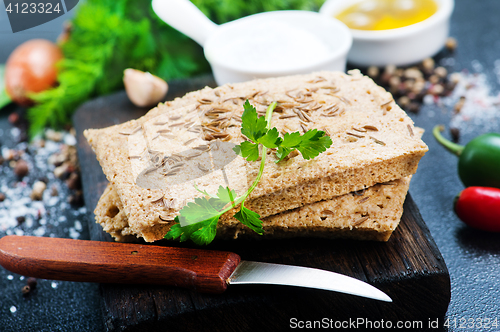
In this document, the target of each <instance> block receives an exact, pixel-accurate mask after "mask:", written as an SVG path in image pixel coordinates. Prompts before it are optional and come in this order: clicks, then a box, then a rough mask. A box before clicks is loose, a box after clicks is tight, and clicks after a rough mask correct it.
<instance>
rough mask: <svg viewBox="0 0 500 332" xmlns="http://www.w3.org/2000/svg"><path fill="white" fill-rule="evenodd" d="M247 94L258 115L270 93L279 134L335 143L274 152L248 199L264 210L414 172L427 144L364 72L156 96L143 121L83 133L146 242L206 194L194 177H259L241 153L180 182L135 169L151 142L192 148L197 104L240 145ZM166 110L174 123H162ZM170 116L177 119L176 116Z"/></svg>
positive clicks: (233, 183)
mask: <svg viewBox="0 0 500 332" xmlns="http://www.w3.org/2000/svg"><path fill="white" fill-rule="evenodd" d="M246 99H249V100H250V102H251V103H252V104H253V105H255V106H256V107H257V110H258V111H259V112H261V113H262V112H264V111H265V109H266V108H267V105H268V104H270V103H271V102H272V101H278V102H279V107H278V108H277V110H276V112H275V113H274V115H273V118H272V126H273V127H277V128H278V130H279V131H280V132H281V133H285V132H288V131H296V130H299V131H303V130H306V129H312V128H318V129H320V130H325V131H326V132H327V133H328V135H330V137H331V138H332V141H333V144H332V146H331V147H330V149H328V150H327V151H326V152H324V153H322V154H321V155H319V156H318V157H317V158H315V159H314V160H311V161H307V160H304V159H303V158H302V157H301V156H300V155H299V156H296V157H294V158H290V159H289V160H287V161H284V162H280V163H278V164H276V163H275V160H276V158H275V156H274V154H273V153H271V154H269V155H268V158H267V160H266V167H265V171H264V175H263V177H262V180H261V182H260V183H259V185H258V186H257V188H256V189H255V190H254V192H253V193H252V194H251V196H250V197H249V200H248V202H246V203H245V205H246V206H247V207H249V208H250V209H252V210H254V211H255V212H257V213H259V214H260V215H261V216H262V217H266V216H270V215H275V214H278V213H280V212H283V211H286V210H290V209H294V208H297V207H300V206H303V205H306V204H310V203H313V202H317V201H321V200H329V199H332V198H333V197H336V196H340V195H343V194H346V193H349V192H352V191H356V190H361V189H363V188H365V187H370V186H373V185H375V184H376V183H382V182H387V181H392V180H395V179H400V178H402V177H405V176H408V175H411V174H413V173H414V172H415V171H416V169H417V166H418V162H419V160H420V158H421V157H422V156H423V155H424V153H425V152H426V151H427V146H426V145H425V143H424V142H422V141H421V140H420V138H419V137H417V135H415V134H414V132H413V130H414V127H413V122H412V121H411V119H410V118H409V117H408V116H407V115H406V113H405V112H404V111H402V110H401V109H400V108H399V107H398V106H397V105H396V104H395V103H394V100H393V98H392V96H391V95H390V94H389V93H388V92H386V91H385V90H383V89H382V88H381V87H379V86H377V85H376V84H375V83H373V81H372V80H371V79H370V78H368V77H365V76H363V75H361V74H359V72H352V73H351V75H346V74H343V73H336V72H320V73H313V74H310V75H300V76H290V77H282V78H274V79H264V80H256V81H251V82H246V83H240V84H234V85H225V86H222V87H218V88H216V89H211V88H205V89H203V90H200V91H195V92H192V93H189V94H187V95H186V96H184V97H183V98H177V99H175V100H174V101H172V102H168V103H165V104H160V105H158V107H156V108H154V109H153V110H151V111H150V112H148V114H146V115H145V116H144V117H142V118H140V119H138V120H132V121H129V122H126V123H124V124H121V125H117V126H112V127H109V128H105V129H100V130H87V131H85V136H86V137H87V139H88V141H89V143H90V144H91V146H92V148H93V149H94V151H95V152H96V155H97V159H98V160H99V162H100V164H101V166H102V168H103V171H104V173H105V174H106V176H107V178H108V180H109V181H110V182H111V184H112V185H113V187H114V189H115V190H116V193H117V194H118V197H119V199H120V201H121V202H122V204H123V208H122V210H123V211H124V213H125V215H126V217H127V219H128V227H129V228H130V230H131V233H132V234H137V235H138V236H142V237H144V238H145V239H146V240H147V239H148V238H151V237H150V236H149V235H148V233H149V232H151V229H156V228H161V227H164V226H162V225H164V224H163V223H164V222H165V221H166V222H167V224H165V225H167V226H169V225H171V223H172V220H173V218H174V216H175V215H176V214H177V213H178V211H179V210H180V209H181V208H182V206H184V205H185V204H186V202H188V201H190V200H193V199H194V197H196V196H201V193H199V192H198V191H196V190H195V189H194V186H193V185H194V183H196V184H197V185H198V187H199V188H200V189H201V190H206V191H207V192H209V193H215V191H216V189H217V187H218V186H219V185H227V180H229V184H230V187H231V188H233V187H234V188H236V189H237V191H238V193H239V194H241V193H242V191H244V189H245V188H246V187H248V185H249V184H250V183H251V182H252V181H253V179H254V178H255V176H256V175H257V172H258V166H259V165H258V164H259V163H258V162H246V161H244V160H243V161H242V160H237V159H238V158H239V157H238V158H236V159H235V162H234V163H230V164H228V165H226V166H225V167H224V169H216V168H215V169H214V168H213V164H214V163H213V160H212V161H211V163H212V164H211V166H212V169H211V171H209V172H207V174H206V175H203V176H201V177H197V178H195V179H191V180H189V181H185V182H183V183H176V184H175V186H173V185H172V186H171V185H168V182H165V183H164V184H162V185H160V186H159V187H158V188H149V189H146V188H144V187H141V186H139V185H137V183H136V180H137V179H138V170H139V173H140V170H141V168H142V169H143V168H144V167H147V166H146V164H143V165H139V166H137V165H136V166H134V167H133V163H135V162H137V161H140V160H141V158H145V160H146V163H149V164H151V161H150V160H148V157H147V154H148V153H149V155H151V150H153V149H152V148H151V147H153V146H154V148H155V149H154V151H155V153H156V152H158V153H161V154H162V155H163V156H171V152H170V151H169V150H168V149H169V147H172V146H177V147H178V146H181V145H184V146H185V147H186V149H194V148H196V146H194V145H195V144H200V141H198V142H196V140H195V141H190V140H191V139H192V138H190V136H189V135H188V134H187V132H188V131H189V128H190V127H189V126H191V125H192V123H191V122H193V121H192V120H193V119H192V118H191V114H193V112H194V113H196V114H197V116H198V119H199V120H200V123H203V124H205V125H209V124H210V123H212V124H214V123H216V129H217V130H221V131H223V132H224V135H225V134H227V135H228V136H224V135H222V136H221V135H219V138H220V139H221V140H227V141H229V142H231V143H234V144H238V143H240V142H241V141H242V140H243V139H244V138H243V137H242V136H241V134H240V127H239V126H240V122H239V118H240V116H241V114H242V112H243V107H242V104H243V102H244V100H246ZM219 114H221V115H219ZM165 117H167V120H168V121H170V122H167V123H164V122H165ZM217 117H218V119H217ZM173 118H175V119H176V120H170V119H173ZM198 119H194V122H195V123H196V121H197V120H198ZM174 121H176V122H174ZM181 122H184V123H183V124H182V125H179V126H176V127H175V128H174V127H172V125H173V124H177V123H181ZM155 124H156V125H158V126H161V125H160V124H162V125H165V124H166V125H167V127H166V128H163V129H158V131H157V132H156V134H160V132H159V130H164V129H165V130H171V132H172V133H171V134H172V135H171V137H164V136H163V135H155V133H154V131H153V129H152V128H153V127H154V125H155ZM214 126H215V125H214ZM162 133H163V132H162ZM207 133H208V134H210V132H209V131H207V130H206V129H204V131H203V133H202V138H204V139H205V141H206V143H205V144H208V143H210V142H209V141H210V140H212V139H213V138H214V135H207ZM207 140H208V141H207ZM162 142H163V143H162ZM211 142H213V140H212V141H211ZM176 144H177V145H176ZM191 144H193V145H191ZM162 149H163V150H162ZM145 153H146V154H145ZM143 161H144V160H143ZM202 166H203V167H205V168H209V167H208V166H209V165H202ZM166 178H167V177H166ZM233 214H234V211H229V212H228V213H226V214H225V215H224V216H222V217H221V221H224V220H228V221H229V220H230V219H231V217H232V215H233Z"/></svg>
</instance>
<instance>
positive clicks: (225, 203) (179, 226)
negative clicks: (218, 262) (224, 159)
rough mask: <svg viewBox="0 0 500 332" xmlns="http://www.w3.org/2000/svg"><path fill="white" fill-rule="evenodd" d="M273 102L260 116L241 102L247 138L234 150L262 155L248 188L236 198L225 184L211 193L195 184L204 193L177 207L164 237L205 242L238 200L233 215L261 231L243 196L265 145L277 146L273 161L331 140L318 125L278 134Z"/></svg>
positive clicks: (308, 154)
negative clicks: (176, 212)
mask: <svg viewBox="0 0 500 332" xmlns="http://www.w3.org/2000/svg"><path fill="white" fill-rule="evenodd" d="M276 105H277V104H276V102H273V103H272V104H271V105H269V107H268V108H267V111H266V115H265V117H264V116H260V117H259V116H258V114H257V110H256V109H255V107H253V106H252V105H251V104H250V103H249V102H248V100H247V101H246V102H245V104H244V105H243V107H244V112H243V115H242V116H241V120H242V124H241V133H242V134H243V135H245V136H246V137H247V138H248V139H249V141H244V142H242V143H241V144H240V145H237V146H235V148H234V149H233V150H234V151H235V152H236V153H237V154H239V155H240V156H242V157H243V158H245V159H246V160H248V161H257V160H258V159H259V157H260V158H261V160H260V167H259V173H258V174H257V177H256V178H255V180H254V182H253V183H252V185H251V186H250V188H248V190H247V191H246V192H245V194H243V195H242V196H241V197H238V198H236V192H235V191H234V190H231V189H229V188H227V187H223V186H219V189H218V191H217V194H216V195H211V194H209V193H207V192H206V191H202V190H200V189H199V188H198V187H197V186H196V185H195V188H196V190H198V191H199V192H201V193H202V194H204V197H196V198H195V199H194V202H190V203H188V204H187V205H186V206H184V207H183V208H182V209H181V210H180V212H179V215H178V216H177V217H175V222H176V224H174V225H173V226H172V227H171V228H170V231H169V232H168V233H167V234H166V235H165V238H166V239H176V238H179V240H180V241H181V242H182V241H187V240H189V239H191V240H192V241H193V242H195V243H196V244H199V245H204V244H208V243H210V242H212V240H213V239H214V238H215V235H216V231H217V223H218V222H219V218H220V216H222V215H223V214H224V213H226V212H228V211H229V210H231V209H233V208H235V207H236V206H238V205H240V204H241V205H240V210H239V211H238V212H237V213H236V214H235V215H234V218H236V219H237V220H238V221H240V222H241V223H242V224H244V225H246V226H248V227H249V228H250V229H252V230H253V231H255V232H256V233H258V234H260V235H262V234H263V233H264V230H263V229H262V221H261V220H260V215H259V214H258V213H256V212H254V211H252V210H250V209H248V208H246V207H245V200H246V199H247V197H248V196H249V195H250V194H251V193H252V191H253V190H254V189H255V187H257V185H258V184H259V182H260V179H261V178H262V175H263V174H264V166H265V163H266V156H267V149H277V151H276V156H277V158H278V160H277V161H276V163H278V162H280V161H282V160H283V159H284V158H286V157H287V156H288V155H289V154H290V153H291V152H292V151H294V150H298V151H299V152H300V153H301V154H302V157H303V158H304V159H307V160H308V159H312V158H314V157H316V156H318V155H319V154H320V153H321V152H324V151H326V149H328V148H329V147H330V145H331V144H332V140H331V139H330V137H328V136H327V135H325V132H323V131H319V130H317V129H313V130H308V131H307V132H305V133H304V135H301V134H300V133H299V132H293V133H289V134H288V133H287V134H285V135H284V136H283V138H281V137H279V132H278V130H277V129H276V128H270V127H271V117H272V115H273V111H274V109H275V108H276Z"/></svg>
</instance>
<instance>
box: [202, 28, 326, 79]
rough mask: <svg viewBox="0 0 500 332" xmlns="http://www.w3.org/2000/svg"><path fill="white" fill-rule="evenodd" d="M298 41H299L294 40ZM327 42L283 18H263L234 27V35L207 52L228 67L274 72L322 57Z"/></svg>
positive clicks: (305, 63) (312, 62)
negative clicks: (248, 25)
mask: <svg viewBox="0 0 500 332" xmlns="http://www.w3.org/2000/svg"><path fill="white" fill-rule="evenodd" d="M298 41H300V42H298ZM329 52H330V51H329V48H328V46H327V45H326V44H325V43H324V42H323V41H322V40H321V39H320V38H318V37H317V36H315V35H314V34H312V33H310V32H308V31H305V30H302V29H298V28H296V27H294V26H292V25H290V24H287V23H284V22H263V23H262V24H259V25H258V26H253V27H252V28H251V29H249V28H244V29H240V30H238V36H237V38H233V40H232V42H231V43H225V44H223V45H221V47H219V48H217V51H216V52H214V53H213V54H210V57H211V59H217V62H219V63H222V64H224V65H227V66H230V67H232V68H237V69H240V70H245V71H252V72H278V71H285V70H289V69H291V68H296V67H297V64H300V65H302V66H304V65H307V64H315V63H318V62H320V61H322V60H324V59H326V57H327V55H328V54H329Z"/></svg>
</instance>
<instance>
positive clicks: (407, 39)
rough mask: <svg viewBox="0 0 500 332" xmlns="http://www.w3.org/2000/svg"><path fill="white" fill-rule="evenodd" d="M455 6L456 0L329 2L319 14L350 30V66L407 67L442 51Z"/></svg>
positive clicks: (348, 0)
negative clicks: (337, 21) (338, 21)
mask: <svg viewBox="0 0 500 332" xmlns="http://www.w3.org/2000/svg"><path fill="white" fill-rule="evenodd" d="M453 7H454V2H453V0H327V1H326V2H325V3H324V4H323V6H322V7H321V9H320V13H321V14H323V15H326V16H328V17H332V18H335V19H338V20H340V21H341V22H343V23H344V24H346V25H347V26H348V27H349V29H350V30H351V34H352V37H353V44H352V47H351V50H350V51H349V54H348V56H347V60H348V62H349V63H350V64H352V65H355V66H379V67H380V66H386V65H389V64H392V65H396V66H405V65H410V64H414V63H417V62H420V61H422V60H423V59H425V58H427V57H431V56H433V55H435V54H436V53H438V52H439V51H440V50H441V49H442V48H443V46H444V45H445V42H446V39H447V38H448V35H449V24H450V17H451V14H452V12H453Z"/></svg>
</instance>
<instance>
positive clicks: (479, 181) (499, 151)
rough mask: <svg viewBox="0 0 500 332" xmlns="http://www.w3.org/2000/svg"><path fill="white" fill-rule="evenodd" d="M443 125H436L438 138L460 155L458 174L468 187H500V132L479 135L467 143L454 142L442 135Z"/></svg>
mask: <svg viewBox="0 0 500 332" xmlns="http://www.w3.org/2000/svg"><path fill="white" fill-rule="evenodd" d="M443 129H444V127H443V126H436V127H434V129H433V131H432V133H433V134H434V137H435V138H436V140H437V141H438V142H439V143H441V145H443V146H444V147H445V148H446V149H447V150H448V151H450V152H452V153H453V154H455V155H457V156H458V157H459V159H458V175H459V177H460V180H462V183H463V184H464V185H465V186H466V187H470V186H482V187H495V188H500V134H497V133H489V134H484V135H481V136H478V137H476V138H474V139H473V140H472V141H470V142H469V143H468V144H467V145H465V146H462V145H458V144H455V143H452V142H450V141H448V140H447V139H445V138H444V137H443V136H442V135H441V131H442V130H443Z"/></svg>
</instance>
